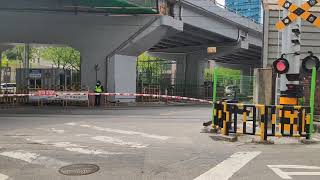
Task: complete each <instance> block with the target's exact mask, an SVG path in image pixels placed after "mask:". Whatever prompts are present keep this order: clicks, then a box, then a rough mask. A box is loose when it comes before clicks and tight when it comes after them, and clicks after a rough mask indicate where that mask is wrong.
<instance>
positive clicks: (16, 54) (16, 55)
mask: <svg viewBox="0 0 320 180" xmlns="http://www.w3.org/2000/svg"><path fill="white" fill-rule="evenodd" d="M23 53H24V47H23V46H21V45H18V46H15V47H14V48H11V49H8V50H6V51H5V52H4V55H5V56H6V57H7V59H8V60H20V61H22V59H23Z"/></svg>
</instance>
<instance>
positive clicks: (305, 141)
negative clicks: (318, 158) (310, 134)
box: [300, 139, 319, 144]
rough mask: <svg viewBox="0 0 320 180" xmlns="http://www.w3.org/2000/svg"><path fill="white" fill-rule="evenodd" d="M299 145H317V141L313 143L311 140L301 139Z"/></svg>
mask: <svg viewBox="0 0 320 180" xmlns="http://www.w3.org/2000/svg"><path fill="white" fill-rule="evenodd" d="M300 143H302V144H319V141H315V140H312V139H301V140H300Z"/></svg>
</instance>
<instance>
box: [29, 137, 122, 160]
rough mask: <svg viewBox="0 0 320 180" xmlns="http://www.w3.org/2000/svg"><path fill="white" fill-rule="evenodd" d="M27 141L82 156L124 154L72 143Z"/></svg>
mask: <svg viewBox="0 0 320 180" xmlns="http://www.w3.org/2000/svg"><path fill="white" fill-rule="evenodd" d="M26 140H27V141H31V142H35V143H39V144H44V145H51V146H54V147H57V148H64V149H65V150H67V151H70V152H77V153H80V154H89V155H90V154H91V155H102V156H106V157H108V156H109V155H118V154H122V153H118V152H108V151H104V150H101V149H91V148H90V149H87V148H88V147H87V146H81V145H78V144H73V143H70V142H52V143H50V142H49V141H48V140H39V139H30V138H27V139H26Z"/></svg>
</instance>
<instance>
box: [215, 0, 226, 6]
mask: <svg viewBox="0 0 320 180" xmlns="http://www.w3.org/2000/svg"><path fill="white" fill-rule="evenodd" d="M216 1H217V2H218V3H219V4H222V5H224V0H216Z"/></svg>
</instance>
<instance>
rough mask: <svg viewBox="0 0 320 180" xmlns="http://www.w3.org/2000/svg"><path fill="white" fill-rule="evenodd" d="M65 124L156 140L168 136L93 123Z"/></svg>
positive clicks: (164, 138)
mask: <svg viewBox="0 0 320 180" xmlns="http://www.w3.org/2000/svg"><path fill="white" fill-rule="evenodd" d="M66 125H69V126H77V125H78V126H80V127H84V128H91V129H94V130H98V131H105V132H112V133H119V134H126V135H140V136H142V137H147V138H153V139H158V140H168V139H169V138H170V137H168V136H159V135H155V134H147V133H143V132H136V131H126V130H121V129H111V128H104V127H99V126H93V125H88V124H77V123H74V122H71V123H66Z"/></svg>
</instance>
